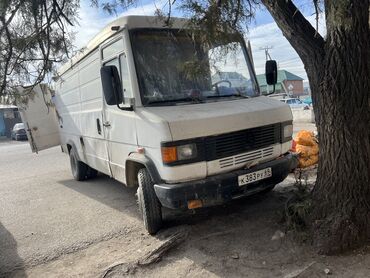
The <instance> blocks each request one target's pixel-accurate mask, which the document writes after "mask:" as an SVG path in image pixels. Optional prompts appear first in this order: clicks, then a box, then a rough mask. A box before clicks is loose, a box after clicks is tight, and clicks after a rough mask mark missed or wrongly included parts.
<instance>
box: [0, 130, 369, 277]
mask: <svg viewBox="0 0 370 278" xmlns="http://www.w3.org/2000/svg"><path fill="white" fill-rule="evenodd" d="M300 129H309V130H315V126H314V125H313V124H307V123H305V124H301V125H296V126H295V132H297V130H300ZM0 154H1V155H0V166H1V167H0V177H1V179H0V180H1V181H4V182H1V183H0V277H37V278H39V277H63V278H64V277H107V278H108V277H109V278H110V277H124V276H129V277H253V278H254V277H282V278H294V277H307V278H308V277H327V276H328V277H367V278H368V277H370V243H364V247H363V248H361V249H359V250H356V251H354V252H350V253H347V254H344V255H341V256H330V257H327V256H320V255H318V254H317V253H316V252H315V250H314V249H313V247H312V246H311V245H310V241H309V238H308V237H307V235H306V234H304V233H299V234H297V233H295V232H293V231H289V230H286V226H285V224H284V223H283V222H282V221H281V220H282V215H283V211H284V207H285V204H286V201H287V200H288V199H289V198H290V197H291V196H292V194H293V192H294V190H296V187H295V186H294V183H295V178H294V176H293V175H290V176H289V177H288V178H287V179H286V180H285V181H284V182H283V183H281V184H279V185H278V186H277V187H276V188H275V189H274V191H272V192H270V193H268V194H265V195H258V196H253V197H248V198H244V199H239V200H235V201H233V202H230V203H228V204H226V205H223V206H218V207H213V208H207V209H200V210H196V211H186V212H183V211H165V219H166V221H165V227H164V229H163V230H162V231H160V232H159V233H158V234H157V235H156V236H149V235H148V234H147V233H146V232H145V230H144V228H143V225H142V222H141V220H140V216H139V213H138V210H137V207H136V198H135V192H134V190H131V189H127V188H124V187H123V186H122V185H121V184H120V183H118V182H116V181H114V180H112V179H109V178H108V177H105V176H102V175H100V176H98V178H97V179H95V180H91V181H86V182H83V183H79V182H75V181H73V180H72V178H71V174H70V169H69V163H68V157H67V156H65V155H64V154H61V153H60V150H59V149H58V148H54V149H51V150H48V151H45V152H43V153H40V154H39V155H37V156H35V155H33V154H31V153H30V151H29V147H28V146H27V145H26V144H25V143H19V142H10V143H9V142H5V143H1V142H0ZM49 165H53V167H52V168H50V167H49ZM314 181H315V175H314V171H313V172H312V173H311V175H309V176H308V184H309V185H312V184H313V183H314ZM175 235H179V237H178V238H179V241H180V242H177V243H178V244H171V240H172V239H173V238H174V237H175ZM175 238H176V237H175ZM162 251H167V252H164V253H162Z"/></svg>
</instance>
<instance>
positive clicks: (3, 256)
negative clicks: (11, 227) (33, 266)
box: [0, 223, 26, 277]
mask: <svg viewBox="0 0 370 278" xmlns="http://www.w3.org/2000/svg"><path fill="white" fill-rule="evenodd" d="M15 270H17V275H18V276H17V277H25V276H26V275H25V272H24V262H23V260H22V259H21V258H20V257H19V255H18V252H17V242H16V240H15V239H14V237H13V235H12V234H11V233H10V232H9V231H8V230H7V229H6V228H5V227H4V226H3V225H2V224H1V223H0V277H9V276H10V275H11V273H12V272H13V271H15Z"/></svg>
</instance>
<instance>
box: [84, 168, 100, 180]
mask: <svg viewBox="0 0 370 278" xmlns="http://www.w3.org/2000/svg"><path fill="white" fill-rule="evenodd" d="M97 175H98V171H96V170H95V169H94V168H91V167H90V166H87V172H86V178H87V179H95V178H96V176H97Z"/></svg>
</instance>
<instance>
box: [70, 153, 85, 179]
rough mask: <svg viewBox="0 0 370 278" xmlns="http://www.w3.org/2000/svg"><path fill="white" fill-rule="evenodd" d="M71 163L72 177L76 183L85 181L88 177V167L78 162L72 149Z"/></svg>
mask: <svg viewBox="0 0 370 278" xmlns="http://www.w3.org/2000/svg"><path fill="white" fill-rule="evenodd" d="M69 161H70V163H71V170H72V175H73V177H74V179H75V180H76V181H83V180H85V179H86V177H87V169H88V166H87V165H86V164H85V163H83V162H82V161H79V160H78V156H77V154H76V151H75V150H74V149H73V148H72V149H71V151H70V152H69Z"/></svg>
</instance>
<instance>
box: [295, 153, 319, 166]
mask: <svg viewBox="0 0 370 278" xmlns="http://www.w3.org/2000/svg"><path fill="white" fill-rule="evenodd" d="M318 161H319V155H318V154H315V155H311V156H310V157H299V164H298V167H299V168H306V167H309V166H312V165H315V164H316V163H317V162H318Z"/></svg>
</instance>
